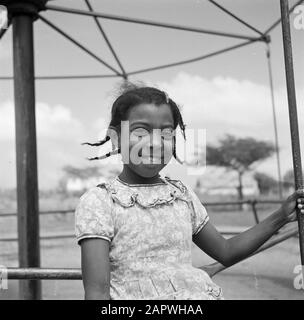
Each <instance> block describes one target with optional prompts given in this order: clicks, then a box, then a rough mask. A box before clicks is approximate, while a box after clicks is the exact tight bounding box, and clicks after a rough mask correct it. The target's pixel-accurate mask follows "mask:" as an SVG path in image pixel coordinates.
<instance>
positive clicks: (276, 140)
mask: <svg viewBox="0 0 304 320" xmlns="http://www.w3.org/2000/svg"><path fill="white" fill-rule="evenodd" d="M266 50H267V51H266V56H267V62H268V74H269V85H270V94H271V104H272V114H273V123H274V139H275V149H276V156H277V169H278V179H279V181H278V186H279V196H280V199H282V198H283V190H282V175H281V163H280V149H279V137H278V128H277V116H276V110H275V103H274V90H273V80H272V79H273V77H272V68H271V61H270V48H269V44H267V49H266Z"/></svg>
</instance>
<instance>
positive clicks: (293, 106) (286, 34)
mask: <svg viewBox="0 0 304 320" xmlns="http://www.w3.org/2000/svg"><path fill="white" fill-rule="evenodd" d="M280 4H281V18H282V34H283V47H284V59H285V73H286V85H287V95H288V108H289V122H290V133H291V145H292V158H293V168H294V177H295V187H296V189H300V188H301V189H303V174H302V162H301V150H300V138H299V127H298V115H297V103H296V92H295V82H294V71H293V59H292V47H291V35H290V21H289V7H288V0H280ZM297 218H298V227H299V241H300V255H301V264H302V266H303V265H304V214H301V211H300V209H298V208H297Z"/></svg>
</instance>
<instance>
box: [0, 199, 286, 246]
mask: <svg viewBox="0 0 304 320" xmlns="http://www.w3.org/2000/svg"><path fill="white" fill-rule="evenodd" d="M280 203H282V201H281V200H258V199H250V200H244V201H225V202H204V203H203V204H204V206H205V207H217V206H229V205H230V206H233V205H244V204H247V205H249V206H251V209H252V213H253V217H254V221H255V223H259V221H260V219H259V216H258V209H257V205H258V204H280ZM68 213H74V210H71V209H70V210H48V211H41V212H40V213H39V214H40V215H52V214H68ZM5 217H17V213H14V212H12V213H2V214H0V218H5ZM219 231H220V232H221V233H222V234H237V233H240V232H242V231H243V230H242V228H225V229H223V228H222V230H221V229H219ZM74 237H75V234H74V233H64V234H46V235H41V236H40V239H42V240H55V239H67V238H74ZM17 240H18V238H17V237H1V238H0V242H11V241H17Z"/></svg>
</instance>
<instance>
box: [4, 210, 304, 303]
mask: <svg viewBox="0 0 304 320" xmlns="http://www.w3.org/2000/svg"><path fill="white" fill-rule="evenodd" d="M263 216H266V213H265V214H262V215H261V217H263ZM210 217H211V221H212V222H213V223H214V224H215V226H216V227H219V228H220V226H223V225H227V224H228V223H229V225H234V226H235V225H237V226H250V225H252V223H253V218H252V215H251V213H250V212H242V213H238V214H236V213H226V212H225V213H210ZM223 217H225V218H223ZM5 219H6V221H7V222H6V225H4V224H3V223H2V224H1V226H0V229H1V230H0V231H1V237H4V236H5V234H6V235H8V234H9V235H11V234H12V233H14V232H15V231H16V222H15V220H14V219H13V218H4V219H3V220H5ZM50 231H53V232H54V231H56V232H58V233H60V232H62V231H64V232H67V231H71V233H73V214H67V215H65V216H61V217H60V216H56V217H55V216H52V217H43V219H41V233H44V232H50ZM192 257H193V265H194V266H196V267H199V266H202V265H204V264H208V263H211V262H214V261H213V260H212V259H211V258H209V257H208V256H207V255H206V254H204V253H203V252H202V251H201V250H200V249H199V248H198V247H196V246H195V245H194V244H193V250H192ZM299 264H300V256H299V240H298V238H297V237H294V238H291V239H289V240H287V241H285V242H283V243H280V244H279V245H276V246H275V247H272V248H271V249H268V250H266V251H264V252H262V253H259V254H258V255H256V256H254V257H251V258H249V259H247V260H245V261H243V262H241V263H239V264H237V265H235V266H232V267H230V268H229V269H227V270H224V271H222V272H221V273H219V274H217V275H216V276H214V278H213V281H214V282H215V283H217V284H218V285H220V286H221V287H222V289H223V293H224V297H225V299H227V300H231V299H232V300H239V299H254V300H267V299H271V300H276V299H295V300H298V299H299V300H304V290H301V289H300V290H299V289H295V288H294V280H295V277H296V276H297V274H296V273H294V268H295V267H296V266H297V265H299ZM0 265H5V266H7V267H16V266H17V265H18V262H17V244H16V243H13V242H0ZM41 267H50V268H80V247H79V246H78V245H77V244H76V241H75V239H74V238H71V239H58V240H42V241H41ZM42 288H43V299H47V300H52V299H59V300H66V299H67V300H69V299H83V287H82V282H81V281H78V280H43V281H42ZM0 299H18V281H17V280H9V282H8V290H0Z"/></svg>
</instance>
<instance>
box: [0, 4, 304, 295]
mask: <svg viewBox="0 0 304 320" xmlns="http://www.w3.org/2000/svg"><path fill="white" fill-rule="evenodd" d="M3 2H4V3H3V4H4V5H7V6H8V9H9V14H10V17H9V24H12V25H13V45H14V75H15V76H14V77H0V80H11V79H14V87H15V109H16V110H15V111H16V112H15V115H16V152H17V185H18V199H17V200H18V234H19V237H18V238H19V261H20V266H21V267H24V268H25V269H26V268H27V267H39V264H40V246H39V210H38V178H37V159H36V157H37V155H36V128H35V79H41V80H52V79H57V80H59V79H93V78H108V77H122V78H123V79H127V78H128V76H130V75H134V74H139V73H144V72H148V71H155V70H160V69H164V68H169V67H175V66H179V65H182V64H186V63H192V62H196V61H200V60H203V59H206V58H209V57H213V56H216V55H218V54H222V53H225V52H228V51H230V50H234V49H237V48H240V47H243V46H246V45H249V44H252V43H254V42H257V41H262V42H265V43H266V44H268V43H269V42H270V36H269V33H270V32H271V31H272V30H273V29H274V28H275V27H276V26H277V25H279V24H280V22H281V21H282V32H283V39H284V41H283V44H284V56H285V69H286V80H287V91H288V104H289V118H290V127H291V138H292V141H291V142H292V152H293V164H294V173H295V186H296V188H303V177H302V167H301V157H300V144H299V132H298V122H297V106H296V98H295V85H294V75H293V62H292V50H291V37H290V29H289V28H290V27H289V14H290V12H291V11H292V10H293V9H294V8H295V6H297V5H298V4H300V3H302V2H303V0H300V1H297V3H296V4H294V5H293V6H292V7H291V9H289V7H288V0H280V4H281V18H280V19H278V20H277V21H275V22H274V23H273V24H272V25H271V26H270V27H269V28H268V29H266V30H265V31H264V32H261V31H260V30H258V29H257V28H255V27H253V26H252V25H250V24H248V23H247V22H246V21H244V20H242V19H241V18H239V17H237V16H236V15H235V14H233V13H232V12H231V11H230V10H228V9H226V8H224V7H223V6H221V5H219V4H218V3H217V2H216V1H213V0H209V2H210V3H211V4H213V5H214V6H216V7H217V8H219V10H222V11H224V12H225V13H227V14H228V15H229V16H231V17H232V18H234V19H235V20H236V21H238V22H240V23H241V24H242V25H245V26H246V27H247V28H248V29H250V30H251V31H253V32H254V33H255V34H258V36H255V37H254V36H249V35H242V34H235V33H227V32H222V31H214V30H207V29H202V28H193V27H188V26H182V25H178V24H168V23H162V22H156V21H151V20H145V19H134V18H129V17H122V16H117V15H110V14H104V13H101V12H95V11H94V10H93V8H92V6H91V4H90V2H89V1H88V0H85V2H86V5H87V7H88V11H85V10H77V9H71V8H64V7H59V6H54V5H47V4H46V2H47V0H31V1H29V0H4V1H3ZM42 10H51V11H57V12H62V13H70V14H76V15H82V16H89V17H92V18H93V19H94V20H95V23H96V25H97V27H98V29H99V31H100V32H101V34H102V36H103V37H104V39H105V41H106V43H107V45H108V47H109V49H110V50H111V52H112V54H113V56H114V58H115V60H116V63H117V64H118V66H119V69H120V70H121V72H120V71H118V70H116V68H114V67H112V66H110V65H109V64H108V63H107V62H105V61H104V60H103V59H101V58H99V57H98V56H97V55H96V54H94V53H93V52H92V51H90V50H89V49H88V48H86V47H85V46H83V45H82V44H80V43H79V42H78V41H77V40H75V39H73V38H72V37H71V36H69V35H68V34H67V33H65V32H64V31H63V30H61V29H60V28H59V27H57V26H55V25H54V24H53V23H52V22H51V21H49V20H47V19H46V18H45V17H44V16H42V15H41V14H39V12H40V11H42ZM36 18H40V20H42V21H43V22H44V23H46V24H48V25H49V26H50V27H52V28H53V29H54V30H56V31H57V32H59V33H60V34H61V35H63V36H64V37H65V38H67V39H68V40H69V41H71V42H72V43H74V44H75V45H77V46H78V47H79V48H81V49H82V50H83V51H85V52H86V53H87V54H89V55H90V56H91V57H93V58H94V59H96V60H97V61H98V62H100V63H101V64H103V65H104V66H106V67H107V68H109V69H110V70H111V71H113V72H114V74H109V75H102V74H101V75H64V76H36V77H35V72H34V55H33V20H34V19H36ZM99 18H103V19H110V20H116V21H122V22H128V23H136V24H143V25H149V26H154V27H162V28H169V29H174V30H181V31H188V32H195V33H200V34H210V35H214V36H222V37H228V38H234V39H245V40H246V42H242V43H240V44H237V45H235V46H232V47H228V48H224V49H222V50H219V51H215V52H211V53H209V54H205V55H203V56H200V57H195V58H192V59H188V60H183V61H179V62H175V63H171V64H166V65H161V66H155V67H151V68H146V69H140V70H135V71H131V72H127V71H125V69H124V68H123V65H122V63H121V62H120V60H119V59H118V56H117V54H116V52H115V51H114V48H113V47H112V45H111V43H110V41H109V39H108V38H107V36H106V34H105V32H104V31H103V29H102V27H101V24H100V21H99ZM5 31H6V30H1V31H0V39H1V38H2V37H3V36H4V35H5ZM273 110H274V104H273ZM274 121H276V120H275V117H274ZM275 125H276V124H275ZM277 150H278V148H277ZM24 159H26V160H24ZM278 164H279V162H278ZM297 214H298V228H299V233H300V251H301V262H302V265H304V215H301V214H300V211H299V210H298V211H297ZM20 270H21V269H20ZM25 278H26V277H25V275H24V276H23V277H22V278H21V279H25ZM27 279H28V278H27ZM21 295H22V298H24V299H40V298H41V286H40V282H39V281H37V280H35V282H31V280H27V281H24V280H23V281H21Z"/></svg>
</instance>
